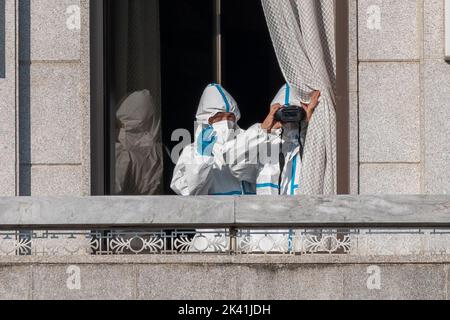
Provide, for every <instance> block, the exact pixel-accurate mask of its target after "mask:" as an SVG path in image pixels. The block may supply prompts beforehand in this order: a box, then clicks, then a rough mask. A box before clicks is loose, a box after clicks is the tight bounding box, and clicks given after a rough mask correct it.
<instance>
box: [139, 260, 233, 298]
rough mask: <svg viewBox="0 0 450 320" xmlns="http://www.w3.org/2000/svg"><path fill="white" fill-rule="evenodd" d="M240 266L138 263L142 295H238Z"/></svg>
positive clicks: (229, 296) (174, 296) (202, 296)
mask: <svg viewBox="0 0 450 320" xmlns="http://www.w3.org/2000/svg"><path fill="white" fill-rule="evenodd" d="M238 274H239V267H233V266H226V265H216V266H214V265H212V266H207V265H193V266H186V265H184V266H182V265H153V266H138V278H137V287H138V295H139V299H161V300H185V299H186V300H211V299H224V300H236V299H238V294H237V288H238V285H240V284H238V281H237V278H238Z"/></svg>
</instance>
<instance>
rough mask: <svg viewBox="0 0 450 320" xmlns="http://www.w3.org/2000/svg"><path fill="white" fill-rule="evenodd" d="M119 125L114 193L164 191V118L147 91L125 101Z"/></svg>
mask: <svg viewBox="0 0 450 320" xmlns="http://www.w3.org/2000/svg"><path fill="white" fill-rule="evenodd" d="M116 127H117V133H118V135H117V141H116V171H115V173H116V175H115V194H117V195H156V194H161V193H162V177H163V154H162V142H161V133H160V127H161V117H160V116H159V109H158V108H157V107H156V104H155V102H154V100H153V98H152V96H151V94H150V92H149V91H148V90H143V91H137V92H134V93H132V94H130V95H129V96H127V97H126V98H125V99H124V100H123V102H122V103H121V104H120V107H119V109H118V111H117V113H116Z"/></svg>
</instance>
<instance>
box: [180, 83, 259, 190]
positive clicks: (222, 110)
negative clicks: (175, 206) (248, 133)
mask: <svg viewBox="0 0 450 320" xmlns="http://www.w3.org/2000/svg"><path fill="white" fill-rule="evenodd" d="M240 117H241V113H240V111H239V108H238V104H237V103H236V101H235V100H234V99H233V97H232V96H231V95H230V94H229V93H228V92H227V91H226V90H225V89H224V88H223V87H222V86H221V85H218V84H211V85H209V86H208V87H207V88H206V89H205V90H204V92H203V95H202V98H201V100H200V105H199V107H198V111H197V129H196V135H195V141H194V143H193V144H192V145H189V146H187V147H186V148H185V149H184V150H183V152H182V154H181V156H180V158H179V160H178V163H177V165H176V167H175V170H174V174H173V179H172V184H171V188H172V190H174V191H175V192H176V193H177V194H179V195H183V196H196V195H254V194H256V190H255V184H254V182H253V183H252V181H247V180H240V179H238V178H235V177H234V176H233V175H232V174H231V172H230V170H229V168H228V166H223V165H222V166H220V167H219V166H217V165H216V163H217V161H216V157H215V154H214V151H213V150H214V148H215V147H217V146H223V145H224V144H226V143H227V142H230V141H232V140H234V139H235V138H236V137H237V136H238V135H240V134H242V133H243V132H244V131H243V130H242V129H241V128H239V126H238V124H237V122H238V121H239V119H240Z"/></svg>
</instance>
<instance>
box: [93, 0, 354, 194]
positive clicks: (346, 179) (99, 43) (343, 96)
mask: <svg viewBox="0 0 450 320" xmlns="http://www.w3.org/2000/svg"><path fill="white" fill-rule="evenodd" d="M212 1H214V19H215V30H214V33H215V43H214V48H215V52H214V61H215V78H216V82H217V83H221V73H222V72H221V67H222V63H221V30H220V15H221V10H220V7H221V0H212ZM107 3H108V1H107V0H97V1H90V49H91V50H90V54H91V59H90V62H91V66H90V71H91V72H90V73H91V75H90V77H91V80H90V81H91V194H92V195H93V196H104V195H107V194H108V189H109V187H108V186H109V185H110V183H109V181H108V175H107V174H106V170H107V169H106V168H108V166H109V163H107V159H108V157H107V154H108V153H109V152H110V150H109V146H108V144H107V143H106V141H107V140H106V139H108V134H107V132H106V124H105V120H106V117H107V116H108V115H107V114H106V108H105V104H106V103H107V101H108V100H107V97H106V94H107V93H108V87H107V86H108V85H107V84H108V81H106V79H108V71H109V70H108V69H109V68H108V66H107V65H106V63H107V61H108V59H107V56H106V54H107V53H108V52H109V50H108V48H106V46H107V43H109V41H108V38H107V37H108V33H107V32H105V30H107V28H108V25H107V24H108V19H107V15H108V5H107ZM336 34H337V39H336V40H337V41H336V63H337V88H336V90H337V191H338V194H349V193H350V151H351V148H350V135H349V134H350V130H349V121H350V116H349V112H350V108H349V3H348V0H342V1H339V5H336Z"/></svg>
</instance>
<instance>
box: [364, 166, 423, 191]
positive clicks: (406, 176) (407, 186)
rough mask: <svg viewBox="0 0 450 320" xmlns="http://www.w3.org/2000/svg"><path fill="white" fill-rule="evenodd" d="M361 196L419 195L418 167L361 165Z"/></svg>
mask: <svg viewBox="0 0 450 320" xmlns="http://www.w3.org/2000/svg"><path fill="white" fill-rule="evenodd" d="M360 193H361V194H420V193H421V192H420V166H419V165H417V164H363V165H361V168H360Z"/></svg>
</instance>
